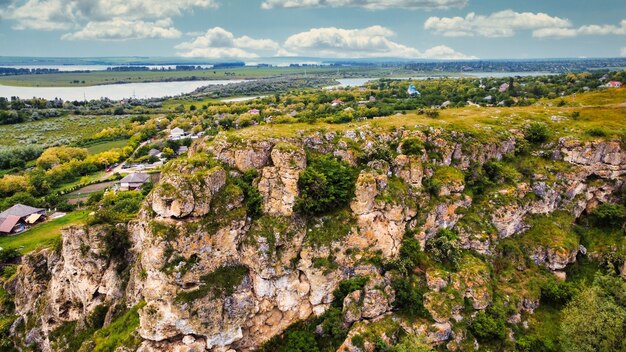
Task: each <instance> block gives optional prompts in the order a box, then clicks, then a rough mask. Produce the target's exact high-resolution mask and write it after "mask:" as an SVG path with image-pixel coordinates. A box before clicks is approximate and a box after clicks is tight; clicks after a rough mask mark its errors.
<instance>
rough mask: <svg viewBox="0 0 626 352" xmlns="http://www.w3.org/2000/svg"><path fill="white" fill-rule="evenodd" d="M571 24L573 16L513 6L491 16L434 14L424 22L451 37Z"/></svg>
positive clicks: (504, 34)
mask: <svg viewBox="0 0 626 352" xmlns="http://www.w3.org/2000/svg"><path fill="white" fill-rule="evenodd" d="M570 26H571V23H570V21H569V20H567V19H563V18H560V17H555V16H550V15H548V14H545V13H533V12H515V11H513V10H504V11H500V12H494V13H492V14H490V15H487V16H484V15H477V14H476V13H474V12H470V13H469V14H467V15H466V16H465V17H430V18H428V19H427V20H426V22H425V23H424V28H426V29H429V30H432V31H434V32H435V33H437V34H441V35H444V36H448V37H464V36H483V37H511V36H513V35H514V34H515V31H516V30H541V29H547V28H567V27H570Z"/></svg>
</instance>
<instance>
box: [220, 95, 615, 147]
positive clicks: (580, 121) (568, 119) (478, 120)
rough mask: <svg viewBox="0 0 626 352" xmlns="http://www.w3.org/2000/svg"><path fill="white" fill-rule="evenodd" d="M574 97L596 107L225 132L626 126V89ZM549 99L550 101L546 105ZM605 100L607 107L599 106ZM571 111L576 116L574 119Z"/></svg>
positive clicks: (476, 111) (480, 111)
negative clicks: (531, 124) (366, 128)
mask: <svg viewBox="0 0 626 352" xmlns="http://www.w3.org/2000/svg"><path fill="white" fill-rule="evenodd" d="M576 99H584V100H583V101H585V102H587V101H588V102H594V101H597V102H596V104H595V105H585V106H584V107H572V106H564V107H558V106H556V104H557V100H554V101H545V102H544V103H543V104H538V105H534V106H525V107H497V108H496V107H490V108H476V107H464V108H454V109H445V110H442V111H441V112H440V116H439V118H436V119H433V118H429V117H427V116H425V115H418V114H415V113H407V114H405V115H393V116H388V117H384V118H380V119H375V120H366V121H361V122H352V123H347V124H328V123H324V122H321V121H318V122H314V123H293V124H272V125H259V126H253V127H250V128H246V129H242V130H237V131H231V132H228V134H229V135H233V136H236V137H238V138H242V139H243V140H248V139H263V138H268V137H295V136H297V135H298V134H299V133H300V131H304V132H314V131H323V132H337V133H344V132H345V131H347V130H354V129H358V128H363V127H368V126H369V127H371V128H373V129H380V130H389V129H396V128H408V129H416V128H419V129H425V128H428V127H434V128H441V129H446V130H455V131H459V132H468V133H471V134H472V135H474V136H475V137H476V138H477V139H478V140H480V141H481V142H493V141H497V140H498V139H501V138H502V136H504V135H508V134H509V131H510V130H512V129H516V130H524V129H525V127H526V126H527V125H528V124H529V123H530V122H541V123H545V124H546V125H547V126H548V127H549V128H550V130H551V131H552V134H553V137H554V138H559V137H564V136H575V137H577V138H580V139H581V140H593V139H597V137H594V136H592V135H589V133H588V132H587V131H589V130H590V129H602V130H604V131H606V133H607V136H606V137H604V138H606V139H616V138H618V137H619V136H620V135H621V133H623V131H624V130H625V128H624V126H626V107H620V106H618V105H615V103H616V102H618V101H621V102H626V90H625V89H622V90H609V91H602V92H591V93H585V94H579V95H577V98H576ZM547 103H550V104H552V106H548V104H547ZM604 103H607V104H606V105H603V104H604ZM575 112H579V113H580V117H578V118H574V117H573V115H574V113H575Z"/></svg>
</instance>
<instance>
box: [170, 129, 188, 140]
mask: <svg viewBox="0 0 626 352" xmlns="http://www.w3.org/2000/svg"><path fill="white" fill-rule="evenodd" d="M185 137H187V133H186V132H185V131H184V130H183V129H182V128H180V127H176V128H174V129H172V130H171V131H170V140H173V141H177V140H180V139H183V138H185Z"/></svg>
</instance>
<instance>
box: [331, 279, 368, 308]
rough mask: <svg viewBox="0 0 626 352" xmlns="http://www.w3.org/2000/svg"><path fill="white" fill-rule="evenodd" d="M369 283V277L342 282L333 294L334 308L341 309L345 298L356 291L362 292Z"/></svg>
mask: <svg viewBox="0 0 626 352" xmlns="http://www.w3.org/2000/svg"><path fill="white" fill-rule="evenodd" d="M368 281H369V278H368V277H367V276H357V277H355V278H352V279H349V280H343V281H341V282H340V283H339V286H338V287H337V288H336V289H335V291H334V292H333V297H334V300H333V306H335V307H338V308H341V307H342V306H343V300H344V298H346V296H347V295H349V294H350V293H352V292H354V291H358V290H362V289H363V287H365V284H367V282H368Z"/></svg>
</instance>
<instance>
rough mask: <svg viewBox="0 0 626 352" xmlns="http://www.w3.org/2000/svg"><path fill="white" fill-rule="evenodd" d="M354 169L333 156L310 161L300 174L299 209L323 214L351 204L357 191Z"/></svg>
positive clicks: (297, 200) (297, 201)
mask: <svg viewBox="0 0 626 352" xmlns="http://www.w3.org/2000/svg"><path fill="white" fill-rule="evenodd" d="M355 176H356V175H355V172H354V170H352V169H351V168H350V167H349V166H348V165H347V164H346V163H344V162H341V161H339V160H337V159H335V158H333V157H332V156H327V155H325V156H321V157H317V158H313V159H311V160H310V161H309V165H308V166H307V168H306V169H305V170H304V171H303V172H302V174H301V175H300V179H299V180H298V188H299V189H300V196H299V197H298V198H297V199H296V206H295V208H296V210H297V211H298V212H299V213H302V214H308V215H313V214H322V213H328V212H331V211H333V210H336V209H338V208H340V207H342V206H345V205H347V204H348V202H349V201H350V199H351V198H352V196H353V194H354V187H355V186H354V181H355Z"/></svg>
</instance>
